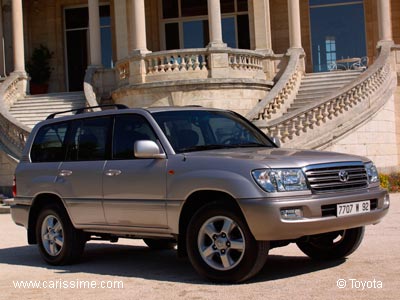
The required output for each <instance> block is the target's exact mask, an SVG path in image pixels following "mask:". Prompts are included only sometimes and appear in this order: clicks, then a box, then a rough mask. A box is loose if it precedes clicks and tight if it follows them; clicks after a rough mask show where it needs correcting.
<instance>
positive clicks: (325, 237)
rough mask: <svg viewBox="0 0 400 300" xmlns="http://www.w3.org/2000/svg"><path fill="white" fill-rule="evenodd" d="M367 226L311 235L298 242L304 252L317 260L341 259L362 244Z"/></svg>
mask: <svg viewBox="0 0 400 300" xmlns="http://www.w3.org/2000/svg"><path fill="white" fill-rule="evenodd" d="M364 230H365V227H357V228H352V229H346V230H342V231H334V232H329V233H324V234H318V235H313V236H310V239H309V240H308V241H307V242H297V246H298V247H299V248H300V250H301V251H303V253H304V254H306V255H307V256H309V257H310V258H312V259H316V260H334V259H341V258H344V257H346V256H349V255H350V254H352V253H353V252H354V251H355V250H356V249H357V248H358V247H359V246H360V244H361V241H362V239H363V237H364Z"/></svg>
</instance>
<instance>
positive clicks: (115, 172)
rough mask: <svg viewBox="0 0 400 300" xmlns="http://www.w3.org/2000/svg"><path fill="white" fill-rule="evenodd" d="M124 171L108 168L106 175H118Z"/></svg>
mask: <svg viewBox="0 0 400 300" xmlns="http://www.w3.org/2000/svg"><path fill="white" fill-rule="evenodd" d="M121 173H122V171H120V170H107V171H105V173H104V174H106V176H118V175H120V174H121Z"/></svg>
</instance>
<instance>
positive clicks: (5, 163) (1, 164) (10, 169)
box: [0, 148, 17, 197]
mask: <svg viewBox="0 0 400 300" xmlns="http://www.w3.org/2000/svg"><path fill="white" fill-rule="evenodd" d="M16 166H17V165H16V162H14V161H13V160H12V159H11V158H10V157H8V156H7V154H6V153H5V152H3V151H2V150H1V148H0V194H3V195H6V196H7V197H11V196H12V192H11V188H12V183H13V177H14V171H15V167H16Z"/></svg>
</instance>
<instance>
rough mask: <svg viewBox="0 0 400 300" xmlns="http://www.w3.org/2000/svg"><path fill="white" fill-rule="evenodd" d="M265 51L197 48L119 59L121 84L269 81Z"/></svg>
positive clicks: (118, 73) (119, 79) (117, 70)
mask: <svg viewBox="0 0 400 300" xmlns="http://www.w3.org/2000/svg"><path fill="white" fill-rule="evenodd" d="M265 59H267V57H266V56H265V55H264V54H261V53H258V52H256V51H252V50H239V49H231V48H197V49H178V50H168V51H160V52H150V53H142V54H136V55H132V56H131V57H130V58H129V59H123V60H120V61H118V62H117V65H116V79H117V85H118V87H123V86H126V85H129V84H140V83H150V82H162V81H174V80H188V79H191V80H193V79H207V78H245V79H261V80H265V74H264V70H263V61H264V60H265Z"/></svg>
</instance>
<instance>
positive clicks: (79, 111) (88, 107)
mask: <svg viewBox="0 0 400 300" xmlns="http://www.w3.org/2000/svg"><path fill="white" fill-rule="evenodd" d="M103 107H114V108H116V109H128V108H129V107H128V106H126V105H124V104H107V105H97V106H87V107H81V108H77V109H71V110H64V111H59V112H56V113H53V114H51V115H49V116H48V117H47V118H46V120H50V119H54V117H55V116H56V115H60V114H65V113H68V112H75V115H79V114H83V113H84V112H85V111H86V110H88V109H93V108H103Z"/></svg>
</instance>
